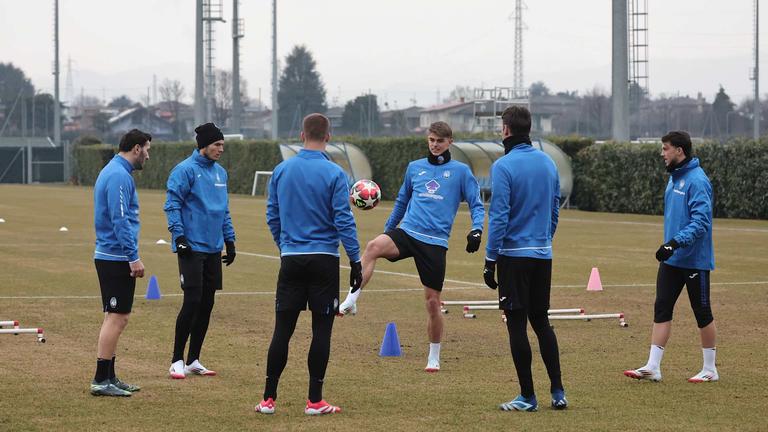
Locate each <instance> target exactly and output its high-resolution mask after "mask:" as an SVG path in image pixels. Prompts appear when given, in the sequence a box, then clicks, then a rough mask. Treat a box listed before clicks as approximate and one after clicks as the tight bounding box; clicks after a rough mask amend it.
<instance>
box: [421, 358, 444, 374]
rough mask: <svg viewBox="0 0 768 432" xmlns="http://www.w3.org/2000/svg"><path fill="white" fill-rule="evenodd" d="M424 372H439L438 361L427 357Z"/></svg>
mask: <svg viewBox="0 0 768 432" xmlns="http://www.w3.org/2000/svg"><path fill="white" fill-rule="evenodd" d="M424 372H429V373H434V372H440V361H439V360H431V359H427V367H425V368H424Z"/></svg>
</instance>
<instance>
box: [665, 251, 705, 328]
mask: <svg viewBox="0 0 768 432" xmlns="http://www.w3.org/2000/svg"><path fill="white" fill-rule="evenodd" d="M683 285H685V286H686V288H688V301H689V302H690V303H691V309H693V313H694V315H695V316H696V323H697V324H698V326H699V328H703V327H706V326H707V325H709V323H711V322H712V320H713V318H712V307H711V304H710V299H709V271H708V270H695V269H686V268H682V267H675V266H671V265H669V264H665V263H661V264H660V265H659V272H658V274H657V276H656V302H655V304H654V306H653V322H655V323H664V322H667V321H672V313H673V311H674V309H675V303H677V299H678V297H679V296H680V293H681V292H682V291H683Z"/></svg>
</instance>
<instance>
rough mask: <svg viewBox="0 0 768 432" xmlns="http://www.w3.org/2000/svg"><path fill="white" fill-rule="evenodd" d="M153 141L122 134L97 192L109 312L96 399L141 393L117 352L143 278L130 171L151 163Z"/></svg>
mask: <svg viewBox="0 0 768 432" xmlns="http://www.w3.org/2000/svg"><path fill="white" fill-rule="evenodd" d="M151 141H152V136H151V135H149V134H148V133H144V132H142V131H140V130H138V129H133V130H131V131H129V132H128V133H126V134H125V135H123V137H122V138H121V139H120V145H119V147H118V150H119V152H118V154H116V155H115V157H113V158H112V160H111V161H109V163H107V165H106V166H105V167H104V168H103V169H102V170H101V172H100V173H99V177H98V178H97V179H96V184H95V185H94V187H93V207H94V208H93V213H94V215H93V216H94V217H93V219H94V225H95V228H96V250H95V252H94V253H93V259H94V263H95V265H96V274H97V275H98V277H99V286H100V287H101V302H102V307H103V310H104V322H103V323H102V324H101V331H100V332H99V343H98V352H97V359H96V375H95V376H94V378H93V382H92V383H91V394H92V395H94V396H130V395H131V394H132V393H133V392H137V391H139V390H140V388H139V386H136V385H133V384H126V383H124V382H122V381H120V379H119V378H117V376H116V375H115V353H116V352H117V342H118V339H120V335H121V334H122V333H123V330H125V326H126V325H127V324H128V317H129V316H130V315H131V308H132V306H133V294H134V291H135V289H136V278H137V277H138V278H140V277H144V264H143V263H142V262H141V258H139V225H140V223H139V195H138V194H137V193H136V184H135V183H134V181H133V177H132V176H131V172H132V171H133V170H140V169H142V168H143V167H144V163H146V162H147V161H148V160H149V148H150V145H151Z"/></svg>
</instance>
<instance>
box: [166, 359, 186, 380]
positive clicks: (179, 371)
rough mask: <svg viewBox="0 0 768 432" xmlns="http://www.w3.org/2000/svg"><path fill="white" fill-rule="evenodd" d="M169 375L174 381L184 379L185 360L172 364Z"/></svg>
mask: <svg viewBox="0 0 768 432" xmlns="http://www.w3.org/2000/svg"><path fill="white" fill-rule="evenodd" d="M168 373H169V374H170V375H171V378H173V379H184V377H185V374H184V360H176V361H175V362H173V363H171V367H170V368H169V369H168Z"/></svg>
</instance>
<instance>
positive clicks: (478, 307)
mask: <svg viewBox="0 0 768 432" xmlns="http://www.w3.org/2000/svg"><path fill="white" fill-rule="evenodd" d="M496 303H498V302H496ZM471 310H499V307H498V306H492V305H488V306H486V305H466V306H464V312H468V311H471ZM569 313H577V314H583V313H584V309H582V308H572V309H549V310H547V314H549V315H553V314H569Z"/></svg>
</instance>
